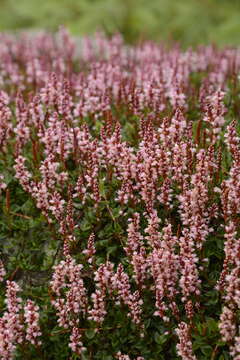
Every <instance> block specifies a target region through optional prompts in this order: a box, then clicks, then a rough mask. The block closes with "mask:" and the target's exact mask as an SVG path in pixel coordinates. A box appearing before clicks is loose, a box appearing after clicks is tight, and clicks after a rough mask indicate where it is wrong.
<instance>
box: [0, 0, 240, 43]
mask: <svg viewBox="0 0 240 360" xmlns="http://www.w3.org/2000/svg"><path fill="white" fill-rule="evenodd" d="M0 14H1V21H0V30H4V31H5V30H19V29H24V30H25V29H48V30H53V31H54V30H56V29H57V28H58V26H59V25H60V24H63V25H65V26H66V27H67V28H68V29H69V30H70V31H71V32H72V33H73V34H75V35H82V34H86V33H87V34H91V33H93V32H95V31H96V30H100V29H103V30H104V31H105V32H107V33H108V34H112V33H115V32H121V33H122V34H123V35H124V37H125V39H126V40H127V41H129V42H133V41H137V40H138V39H139V38H141V39H142V38H147V39H153V40H159V39H164V40H168V41H169V40H177V41H178V40H179V41H181V43H182V44H183V45H185V46H188V45H195V44H199V43H207V42H214V43H217V44H219V45H224V44H234V45H236V44H239V43H240V0H0Z"/></svg>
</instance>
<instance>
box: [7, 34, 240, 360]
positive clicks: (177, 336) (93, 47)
mask: <svg viewBox="0 0 240 360" xmlns="http://www.w3.org/2000/svg"><path fill="white" fill-rule="evenodd" d="M0 39H1V46H0V59H1V61H0V82H1V91H0V148H1V152H0V173H1V175H0V191H1V195H0V196H1V221H0V224H1V227H0V234H1V252H0V255H1V262H0V280H1V284H0V311H1V316H0V356H1V358H2V359H5V360H10V359H24V360H28V359H31V360H33V359H34V360H35V359H36V360H38V359H39V360H51V359H52V360H54V359H58V360H61V359H62V360H63V359H72V360H74V359H75V360H76V359H82V360H86V359H89V360H92V359H96V360H100V359H102V360H110V359H122V360H123V359H127V360H128V359H131V360H133V359H135V360H136V359H138V360H140V359H141V360H142V359H145V360H160V359H166V358H167V359H183V360H193V359H199V360H201V359H202V360H203V359H210V360H214V359H219V360H224V359H234V360H237V359H240V329H239V326H240V319H239V314H240V301H239V299H240V297H239V294H240V240H239V235H240V234H239V213H240V202H239V199H240V147H239V135H238V132H239V123H238V118H239V114H240V97H239V94H240V82H239V78H238V76H239V73H240V50H239V49H237V48H225V49H218V48H216V47H214V46H206V47H203V46H199V47H198V48H196V49H194V50H193V49H188V50H185V51H182V50H181V49H180V48H179V46H177V45H176V46H174V47H172V48H170V49H169V48H167V47H164V46H163V45H157V44H154V43H152V42H144V43H141V44H138V45H135V46H127V45H125V44H124V43H123V41H122V39H121V37H120V36H119V35H117V36H114V37H113V38H111V39H107V38H105V37H104V36H103V35H102V34H96V36H95V37H93V38H88V37H85V38H83V39H82V40H81V44H80V45H79V44H78V45H76V44H75V43H74V40H73V39H72V38H71V37H70V36H69V34H68V33H67V31H66V30H65V29H60V31H59V33H58V34H56V35H51V34H47V33H42V34H38V35H35V36H34V37H29V36H26V35H21V36H18V37H15V36H12V35H8V34H1V35H0Z"/></svg>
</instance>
